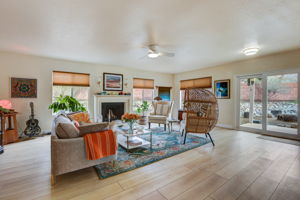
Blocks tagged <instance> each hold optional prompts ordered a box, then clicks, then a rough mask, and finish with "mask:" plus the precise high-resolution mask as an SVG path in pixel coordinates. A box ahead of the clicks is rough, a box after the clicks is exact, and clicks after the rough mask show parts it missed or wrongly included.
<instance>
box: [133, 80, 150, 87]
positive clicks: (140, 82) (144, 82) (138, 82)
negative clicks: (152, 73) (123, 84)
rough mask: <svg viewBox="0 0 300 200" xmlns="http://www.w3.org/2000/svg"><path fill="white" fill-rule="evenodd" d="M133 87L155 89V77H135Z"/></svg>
mask: <svg viewBox="0 0 300 200" xmlns="http://www.w3.org/2000/svg"><path fill="white" fill-rule="evenodd" d="M133 88H138V89H154V80H153V79H142V78H134V79H133Z"/></svg>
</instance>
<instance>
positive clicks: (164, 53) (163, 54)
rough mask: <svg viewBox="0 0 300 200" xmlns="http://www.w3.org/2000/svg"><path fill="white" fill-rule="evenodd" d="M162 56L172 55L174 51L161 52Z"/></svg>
mask: <svg viewBox="0 0 300 200" xmlns="http://www.w3.org/2000/svg"><path fill="white" fill-rule="evenodd" d="M160 54H161V55H162V56H167V57H174V56H175V53H170V52H161V53H160Z"/></svg>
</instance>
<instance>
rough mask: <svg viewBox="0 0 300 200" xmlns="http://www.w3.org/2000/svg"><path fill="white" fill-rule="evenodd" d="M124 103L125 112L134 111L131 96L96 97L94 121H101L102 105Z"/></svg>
mask: <svg viewBox="0 0 300 200" xmlns="http://www.w3.org/2000/svg"><path fill="white" fill-rule="evenodd" d="M112 102H115V103H116V102H120V103H124V112H129V113H130V112H131V111H132V103H131V96H125V95H94V119H95V120H96V121H99V116H101V113H102V103H112Z"/></svg>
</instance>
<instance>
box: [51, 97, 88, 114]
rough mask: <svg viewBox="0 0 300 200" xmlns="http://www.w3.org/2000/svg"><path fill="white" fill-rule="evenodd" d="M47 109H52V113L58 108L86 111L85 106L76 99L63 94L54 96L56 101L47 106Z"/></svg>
mask: <svg viewBox="0 0 300 200" xmlns="http://www.w3.org/2000/svg"><path fill="white" fill-rule="evenodd" d="M49 109H51V110H53V112H54V113H56V112H58V111H60V110H64V111H68V112H79V111H86V108H85V106H84V105H83V104H81V103H80V102H79V101H78V100H77V99H75V98H74V97H71V96H63V95H60V96H59V97H56V101H55V102H53V103H52V104H51V105H50V106H49Z"/></svg>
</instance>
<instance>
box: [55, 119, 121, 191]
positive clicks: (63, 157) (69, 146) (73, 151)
mask: <svg viewBox="0 0 300 200" xmlns="http://www.w3.org/2000/svg"><path fill="white" fill-rule="evenodd" d="M54 121H55V119H54ZM54 124H55V122H54ZM115 159H116V155H113V156H108V157H105V158H102V159H98V160H87V159H86V152H85V143H84V139H83V137H77V138H68V139H59V138H58V136H57V135H56V132H55V129H52V136H51V182H52V185H54V184H55V182H56V176H58V175H61V174H65V173H68V172H72V171H76V170H79V169H83V168H87V167H91V166H95V165H98V164H101V163H105V162H108V161H114V160H115Z"/></svg>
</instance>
